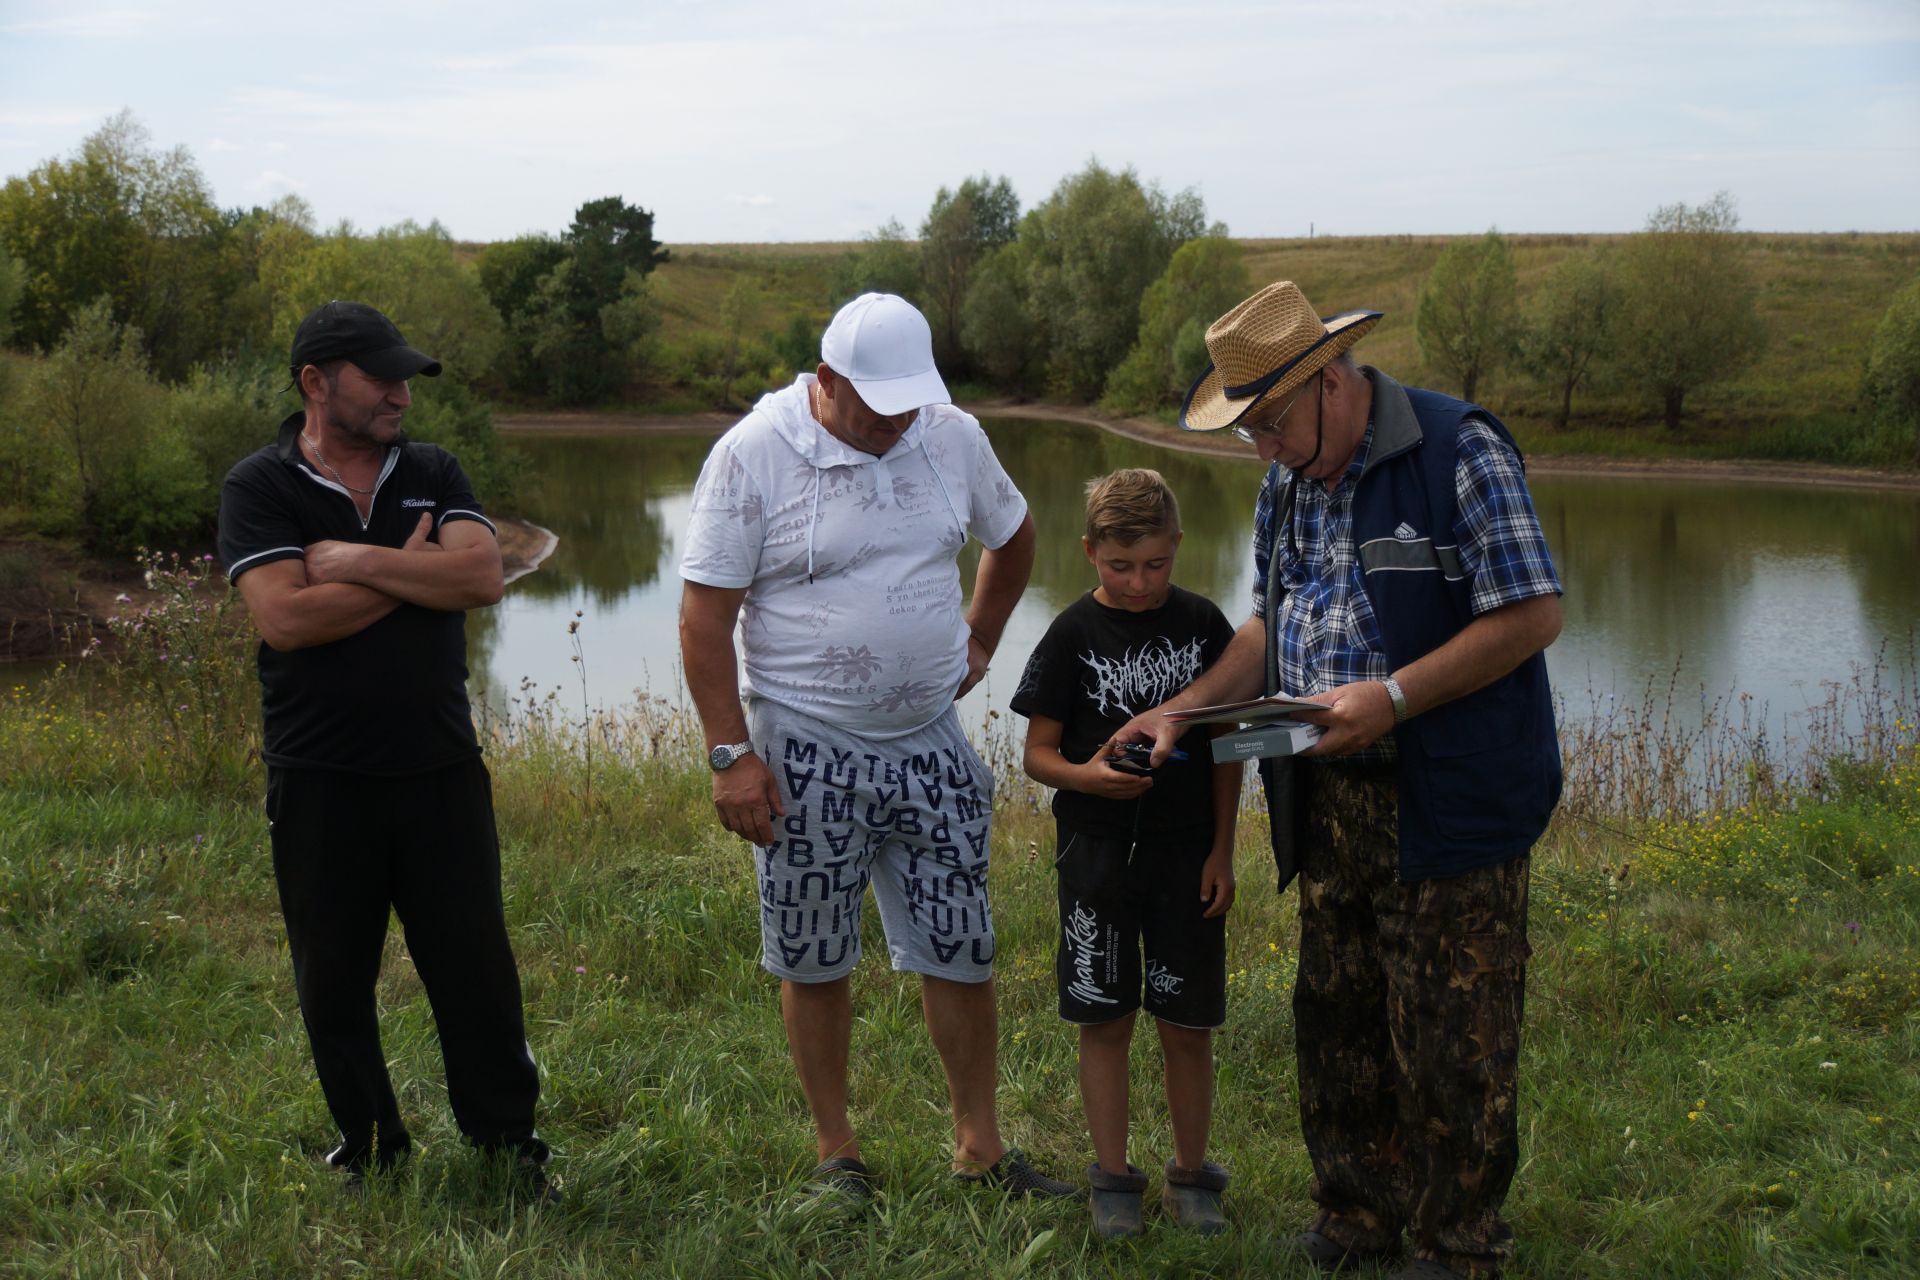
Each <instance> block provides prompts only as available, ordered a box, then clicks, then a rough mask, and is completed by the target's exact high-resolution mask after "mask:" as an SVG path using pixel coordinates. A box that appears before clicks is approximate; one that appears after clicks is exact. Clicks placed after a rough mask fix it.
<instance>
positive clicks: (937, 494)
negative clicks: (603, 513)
mask: <svg viewBox="0 0 1920 1280" xmlns="http://www.w3.org/2000/svg"><path fill="white" fill-rule="evenodd" d="M813 383H814V375H812V374H810V373H803V374H801V375H800V376H799V377H798V378H796V379H795V380H794V383H793V385H792V386H790V387H786V388H784V389H782V390H780V391H775V392H770V393H769V394H767V395H765V396H763V397H761V399H760V402H759V403H758V404H756V405H755V406H754V408H753V412H751V413H749V414H748V415H747V416H746V417H745V418H742V419H741V420H740V421H739V422H738V423H736V424H735V425H734V427H733V429H732V430H730V431H728V432H727V434H726V435H724V436H722V437H720V440H719V441H718V442H717V443H716V444H715V445H714V447H713V452H712V453H711V454H709V455H708V456H707V461H706V465H705V466H704V467H702V468H701V470H700V478H699V480H697V481H696V482H695V483H694V489H693V510H692V514H691V516H690V517H689V519H688V522H687V536H686V549H685V551H684V552H683V553H682V555H681V558H680V576H681V577H682V578H685V579H686V580H687V581H689V582H697V583H701V584H703V585H706V586H711V587H730V588H738V587H745V588H747V597H746V602H745V604H744V606H743V607H742V609H741V613H740V633H739V639H740V644H741V649H742V653H743V657H744V664H743V665H744V667H745V676H744V679H743V681H742V690H741V691H742V693H743V694H745V695H748V696H752V697H760V698H766V699H769V700H771V701H773V702H778V703H780V704H782V705H783V706H788V707H791V708H793V709H794V710H796V711H798V712H800V713H802V714H803V715H810V716H813V717H815V718H816V719H820V720H825V721H827V722H829V723H831V724H834V725H836V726H839V727H841V728H843V729H845V730H847V731H848V732H850V733H854V734H858V735H861V736H864V737H870V738H892V737H899V736H901V735H903V734H908V733H912V732H913V731H914V730H916V729H919V728H921V727H922V726H924V725H926V724H929V723H931V722H932V721H933V720H934V719H935V718H936V717H937V716H939V715H940V714H941V713H942V712H944V711H945V710H946V709H947V708H948V707H949V706H951V705H952V704H953V696H954V694H955V693H956V692H957V691H958V690H959V688H960V682H961V680H963V679H964V678H965V677H966V673H967V624H966V620H965V617H964V615H963V613H962V610H961V589H960V568H959V565H958V564H957V563H956V562H955V557H956V556H957V555H958V554H959V551H960V548H961V547H963V546H965V545H966V541H967V537H968V535H972V536H973V537H975V538H978V539H979V540H980V541H981V543H982V544H984V545H985V546H988V547H999V546H1003V545H1004V544H1005V543H1006V541H1007V539H1009V538H1011V537H1012V536H1013V535H1014V533H1015V532H1016V531H1018V529H1019V528H1020V522H1021V520H1022V519H1023V518H1024V517H1025V515H1026V513H1027V501H1026V499H1025V498H1024V497H1022V496H1021V494H1020V491H1019V490H1018V489H1016V488H1015V487H1014V485H1013V481H1012V480H1011V479H1010V478H1009V477H1008V475H1007V473H1006V471H1005V470H1004V469H1003V468H1002V467H1001V465H1000V460H999V459H998V458H996V457H995V456H994V454H993V446H992V445H991V444H989V443H988V441H987V436H986V432H984V431H982V430H981V429H980V424H979V422H978V421H976V420H975V419H974V417H973V416H972V415H971V414H968V413H963V412H962V411H961V410H959V409H956V408H954V407H953V406H952V405H945V404H941V405H929V406H927V407H926V408H924V409H922V410H921V411H920V413H919V415H918V416H917V417H915V419H914V420H913V423H912V425H910V426H909V427H908V428H907V430H906V431H905V432H904V433H903V434H902V435H901V437H900V439H899V440H897V441H896V442H895V443H894V446H893V447H892V448H891V449H889V450H888V451H887V453H886V455H885V456H883V457H878V458H876V457H874V456H873V455H872V454H870V453H863V452H861V451H860V450H858V449H855V448H854V447H853V446H851V445H849V444H845V443H843V442H842V441H840V440H838V439H836V438H835V437H834V436H833V435H831V434H830V433H829V432H828V431H827V429H826V428H825V427H822V426H821V425H820V424H819V422H817V421H816V420H815V419H814V416H813V414H812V412H811V410H810V409H809V408H808V394H809V392H810V390H811V388H812V386H813Z"/></svg>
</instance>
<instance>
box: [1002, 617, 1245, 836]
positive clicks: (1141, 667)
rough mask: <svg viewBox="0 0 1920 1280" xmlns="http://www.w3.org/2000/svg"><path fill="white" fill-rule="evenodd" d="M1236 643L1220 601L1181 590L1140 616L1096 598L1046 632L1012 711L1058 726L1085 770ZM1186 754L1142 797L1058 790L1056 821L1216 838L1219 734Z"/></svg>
mask: <svg viewBox="0 0 1920 1280" xmlns="http://www.w3.org/2000/svg"><path fill="white" fill-rule="evenodd" d="M1232 639H1233V627H1232V625H1231V624H1229V623H1228V622H1227V620H1226V618H1225V617H1224V616H1223V615H1222V614H1221V612H1220V610H1219V609H1217V608H1215V607H1214V604H1213V601H1211V600H1209V599H1207V598H1206V597H1205V596H1202V595H1196V594H1195V593H1194V592H1191V591H1187V590H1185V589H1183V588H1181V587H1171V588H1170V593H1169V595H1168V596H1167V602H1166V603H1165V604H1163V605H1161V606H1160V607H1159V608H1158V609H1148V610H1145V611H1143V612H1140V613H1130V612H1128V611H1127V610H1125V609H1113V608H1109V607H1108V606H1106V605H1104V604H1101V603H1100V602H1099V601H1098V600H1096V599H1094V596H1093V593H1092V592H1091V591H1089V592H1088V593H1087V594H1086V595H1083V596H1081V597H1080V598H1079V599H1078V600H1076V601H1074V602H1073V603H1072V604H1070V605H1068V606H1067V607H1066V608H1065V609H1064V610H1062V611H1061V613H1060V616H1059V617H1057V618H1055V619H1054V620H1053V625H1052V626H1050V627H1048V628H1047V634H1046V635H1045V636H1043V637H1042V638H1041V640H1040V643H1039V644H1038V645H1036V646H1035V647H1034V650H1033V656H1032V657H1030V658H1028V659H1027V666H1026V670H1025V671H1024V672H1023V673H1022V674H1021V677H1020V687H1019V688H1018V689H1017V690H1015V691H1014V695H1013V702H1012V704H1011V705H1012V707H1013V710H1014V711H1015V712H1016V713H1017V714H1019V715H1023V716H1036V715H1039V716H1047V717H1048V718H1050V719H1054V720H1058V721H1060V723H1061V731H1060V754H1061V755H1062V756H1064V757H1065V758H1066V759H1067V761H1068V762H1069V763H1072V764H1083V763H1085V762H1086V761H1087V760H1090V759H1092V757H1093V753H1094V751H1095V750H1097V749H1098V748H1099V746H1100V744H1101V743H1103V742H1105V741H1107V739H1108V738H1110V737H1111V736H1112V735H1113V733H1114V731H1115V730H1116V729H1118V728H1119V727H1120V726H1121V725H1123V724H1125V723H1126V722H1127V721H1129V720H1131V719H1133V717H1134V716H1136V715H1138V714H1139V713H1140V712H1142V711H1145V710H1147V709H1149V708H1151V707H1156V706H1159V705H1160V704H1161V703H1162V702H1165V701H1166V700H1167V699H1168V698H1171V697H1172V696H1173V695H1174V694H1176V693H1178V692H1180V691H1181V690H1182V689H1184V688H1186V687H1187V686H1188V685H1189V684H1191V683H1193V678H1194V677H1195V676H1197V675H1199V674H1200V673H1201V672H1202V671H1204V670H1206V669H1207V668H1208V667H1210V666H1212V665H1213V664H1214V663H1215V662H1216V661H1218V660H1219V657H1220V655H1221V654H1222V653H1224V652H1226V648H1227V645H1228V643H1229V642H1230V641H1232ZM1180 749H1181V750H1183V751H1185V752H1186V753H1187V757H1188V758H1187V759H1185V760H1168V761H1167V762H1166V763H1165V764H1163V765H1162V766H1161V767H1160V768H1159V769H1158V770H1156V771H1155V773H1154V775H1153V786H1152V788H1151V789H1149V790H1148V791H1147V793H1146V794H1145V795H1144V796H1142V797H1141V798H1140V800H1138V801H1132V800H1108V799H1105V798H1104V797H1101V796H1092V795H1087V794H1085V793H1083V792H1079V791H1060V792H1056V793H1055V794H1054V797H1053V813H1054V816H1055V817H1056V818H1059V819H1060V820H1061V821H1062V822H1068V823H1072V824H1073V825H1075V826H1077V827H1080V828H1082V829H1084V830H1088V831H1097V832H1101V833H1103V834H1108V835H1128V834H1132V833H1138V834H1141V835H1147V834H1153V835H1166V834H1170V833H1175V832H1178V833H1181V834H1183V835H1191V834H1193V833H1195V832H1201V833H1205V832H1210V831H1212V830H1213V747H1212V730H1211V729H1209V728H1207V727H1206V726H1195V727H1194V728H1192V729H1189V730H1188V731H1187V732H1186V733H1184V734H1182V735H1181V736H1180Z"/></svg>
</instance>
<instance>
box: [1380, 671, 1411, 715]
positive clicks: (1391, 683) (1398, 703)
mask: <svg viewBox="0 0 1920 1280" xmlns="http://www.w3.org/2000/svg"><path fill="white" fill-rule="evenodd" d="M1380 683H1381V684H1383V685H1385V686H1386V688H1387V701H1388V702H1391V703H1392V704H1393V722H1394V723H1395V724H1401V723H1403V722H1404V721H1405V720H1406V718H1407V695H1406V694H1404V693H1402V692H1401V691H1400V682H1399V681H1398V680H1395V679H1394V678H1393V677H1392V676H1388V677H1387V678H1386V679H1385V680H1382V681H1381V682H1380Z"/></svg>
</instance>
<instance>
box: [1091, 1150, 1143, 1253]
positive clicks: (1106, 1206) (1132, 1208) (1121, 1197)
mask: <svg viewBox="0 0 1920 1280" xmlns="http://www.w3.org/2000/svg"><path fill="white" fill-rule="evenodd" d="M1087 1185H1088V1186H1090V1187H1092V1188H1093V1192H1092V1196H1091V1201H1092V1206H1093V1234H1095V1235H1096V1236H1099V1237H1100V1238H1101V1239H1102V1240H1120V1239H1124V1238H1126V1237H1127V1236H1137V1235H1139V1234H1140V1232H1141V1231H1142V1230H1143V1229H1144V1228H1143V1226H1142V1224H1141V1221H1140V1202H1141V1199H1142V1198H1143V1196H1144V1195H1145V1193H1146V1190H1147V1175H1146V1174H1144V1173H1142V1172H1141V1171H1140V1170H1138V1169H1136V1168H1134V1167H1133V1166H1132V1165H1128V1166H1127V1171H1126V1172H1125V1173H1108V1172H1107V1171H1106V1170H1105V1169H1102V1168H1101V1167H1100V1166H1099V1165H1097V1164H1094V1165H1088V1166H1087Z"/></svg>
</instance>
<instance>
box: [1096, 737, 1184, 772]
mask: <svg viewBox="0 0 1920 1280" xmlns="http://www.w3.org/2000/svg"><path fill="white" fill-rule="evenodd" d="M1186 758H1187V753H1186V752H1184V751H1182V750H1181V749H1180V748H1178V747H1175V748H1174V749H1173V750H1172V751H1170V752H1168V753H1167V759H1169V760H1185V759H1186ZM1107 764H1108V765H1109V766H1110V767H1112V768H1113V769H1116V770H1118V771H1119V772H1121V773H1131V774H1137V775H1138V776H1140V777H1143V778H1145V777H1149V776H1151V775H1152V773H1153V747H1152V745H1151V744H1150V743H1145V742H1129V743H1127V744H1126V745H1125V746H1123V747H1121V748H1120V750H1119V751H1117V752H1115V753H1114V754H1113V755H1110V756H1108V757H1107Z"/></svg>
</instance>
